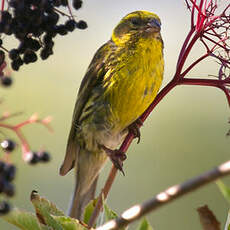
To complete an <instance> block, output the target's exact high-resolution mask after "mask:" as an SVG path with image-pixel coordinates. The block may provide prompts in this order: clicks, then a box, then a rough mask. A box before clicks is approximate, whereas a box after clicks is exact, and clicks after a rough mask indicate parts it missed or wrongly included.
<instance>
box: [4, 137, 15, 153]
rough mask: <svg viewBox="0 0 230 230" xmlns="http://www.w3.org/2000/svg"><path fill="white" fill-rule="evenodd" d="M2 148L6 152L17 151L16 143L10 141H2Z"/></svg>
mask: <svg viewBox="0 0 230 230" xmlns="http://www.w3.org/2000/svg"><path fill="white" fill-rule="evenodd" d="M1 146H2V148H3V149H4V150H5V151H8V152H12V151H13V150H14V149H15V146H16V145H15V142H14V141H12V140H10V139H8V140H4V141H2V143H1Z"/></svg>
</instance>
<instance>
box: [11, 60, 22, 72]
mask: <svg viewBox="0 0 230 230" xmlns="http://www.w3.org/2000/svg"><path fill="white" fill-rule="evenodd" d="M10 65H11V68H12V70H14V71H18V70H19V68H20V65H19V64H18V63H17V61H16V60H13V61H12V62H11V63H10Z"/></svg>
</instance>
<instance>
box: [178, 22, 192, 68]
mask: <svg viewBox="0 0 230 230" xmlns="http://www.w3.org/2000/svg"><path fill="white" fill-rule="evenodd" d="M194 31H195V27H194V26H192V28H191V29H190V31H189V33H188V35H187V37H186V39H185V41H184V43H183V46H182V48H181V51H180V54H179V58H178V61H177V67H178V65H179V63H180V62H181V58H182V57H183V55H184V51H185V49H186V46H187V45H188V42H189V40H190V38H191V36H192V34H193V33H194Z"/></svg>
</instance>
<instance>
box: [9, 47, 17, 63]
mask: <svg viewBox="0 0 230 230" xmlns="http://www.w3.org/2000/svg"><path fill="white" fill-rule="evenodd" d="M18 54H19V52H18V50H17V49H12V50H10V51H9V58H10V59H12V60H15V59H17V58H18Z"/></svg>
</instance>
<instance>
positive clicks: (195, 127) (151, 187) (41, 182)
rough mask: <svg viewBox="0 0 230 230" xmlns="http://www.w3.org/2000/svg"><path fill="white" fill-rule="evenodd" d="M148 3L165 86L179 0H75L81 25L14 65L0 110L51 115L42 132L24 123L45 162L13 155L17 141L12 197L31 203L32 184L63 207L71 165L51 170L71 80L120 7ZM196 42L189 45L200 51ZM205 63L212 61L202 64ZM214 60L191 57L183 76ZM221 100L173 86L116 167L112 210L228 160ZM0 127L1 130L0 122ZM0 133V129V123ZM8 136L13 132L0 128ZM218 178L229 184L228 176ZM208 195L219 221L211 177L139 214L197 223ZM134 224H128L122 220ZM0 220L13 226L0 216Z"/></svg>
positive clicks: (161, 222)
mask: <svg viewBox="0 0 230 230" xmlns="http://www.w3.org/2000/svg"><path fill="white" fill-rule="evenodd" d="M135 10H148V11H153V12H155V13H157V14H158V15H159V16H160V18H161V20H162V35H163V39H164V43H165V50H164V54H165V61H166V70H165V77H164V83H163V84H164V85H165V84H166V83H167V82H168V81H169V80H170V79H171V78H172V76H173V74H174V71H175V64H176V60H177V57H178V52H179V50H180V47H181V45H182V42H183V40H184V38H185V36H186V33H187V32H188V29H189V22H190V18H189V17H190V15H189V12H188V11H187V9H186V6H185V4H184V1H169V0H162V1H150V0H142V1H137V0H135V1H134V0H126V1H123V0H116V1H111V0H109V1H108V0H107V1H106V0H97V1H96V0H92V1H84V6H83V8H82V9H80V10H79V11H77V12H76V15H77V16H79V18H80V19H84V20H86V21H87V23H88V25H89V27H88V29H87V30H85V31H79V30H77V31H76V32H74V33H72V34H69V35H67V36H65V37H60V36H59V37H58V38H57V39H56V41H55V49H54V53H55V55H53V56H52V57H50V58H49V59H48V60H47V61H45V62H42V61H39V62H37V63H36V64H31V65H29V66H25V67H23V68H22V69H21V70H20V72H18V73H13V77H14V80H15V84H14V85H13V87H11V88H10V89H3V88H0V90H1V98H4V103H2V104H1V111H2V112H3V111H11V112H17V111H22V112H23V115H21V116H20V117H18V118H16V119H12V121H11V122H12V123H13V122H17V121H20V120H23V119H26V118H27V117H29V116H30V115H31V114H33V113H34V112H38V114H39V116H40V117H42V118H43V117H45V116H47V115H52V116H53V122H52V126H53V128H54V130H55V132H54V133H53V134H50V133H49V132H48V131H47V130H45V128H44V127H41V126H40V125H36V124H35V125H31V126H28V127H25V128H24V133H25V135H26V137H27V138H28V140H29V142H30V144H31V147H32V150H38V149H39V148H40V147H44V148H46V149H47V150H48V151H50V152H51V153H52V158H53V159H52V162H51V163H49V164H47V165H42V164H40V165H37V166H35V167H32V166H29V165H26V164H25V163H23V162H22V160H21V152H20V148H18V150H17V152H15V153H14V156H13V160H14V162H15V163H16V164H17V166H18V169H19V170H18V174H17V179H16V181H15V183H16V188H17V194H16V196H15V198H14V199H13V201H12V202H13V204H14V205H16V206H18V207H20V208H22V209H26V210H30V211H32V210H33V209H32V205H31V204H30V201H29V197H30V192H31V191H32V190H34V189H35V190H38V191H39V193H40V194H41V195H43V196H46V197H47V198H48V199H50V200H51V201H53V202H55V203H56V204H57V205H58V206H59V207H60V208H61V209H63V210H66V209H67V207H68V203H69V200H70V196H71V192H72V189H73V179H74V178H73V173H70V174H69V175H67V176H65V177H60V176H59V175H58V169H59V166H60V164H61V162H62V160H63V157H64V153H65V146H66V141H67V135H68V132H69V128H70V123H71V117H72V111H73V106H74V103H75V99H76V94H77V89H78V87H79V84H80V81H81V79H82V77H83V75H84V73H85V71H86V68H87V66H88V64H89V62H90V61H91V58H92V56H93V54H94V53H95V51H96V50H97V49H98V48H99V46H101V45H102V44H103V43H104V42H106V41H107V40H108V39H109V38H110V36H111V32H112V29H113V28H114V26H115V25H116V24H117V23H118V21H119V20H120V19H121V17H123V16H124V15H126V14H127V13H129V12H131V11H135ZM201 51H202V50H201V49H200V47H197V49H196V50H195V51H194V53H193V54H192V57H195V56H199V54H200V52H201ZM210 63H211V64H210ZM213 63H214V62H207V63H203V64H201V65H199V66H198V67H197V68H196V69H195V70H194V71H193V72H192V73H190V75H189V76H190V77H192V76H195V77H205V76H207V75H208V74H215V73H216V71H217V69H216V66H215V64H213ZM228 117H229V108H228V105H227V102H226V99H225V96H224V94H223V93H222V92H221V91H220V90H217V89H214V88H207V87H196V86H191V87H188V86H180V87H177V88H175V89H174V90H173V91H172V92H171V93H169V94H168V95H167V96H166V97H165V98H164V100H163V101H162V102H161V103H160V104H159V105H158V106H157V108H156V109H155V111H154V112H153V113H152V115H151V116H150V118H149V119H148V120H147V121H146V123H145V125H144V127H143V128H142V130H141V132H142V139H141V143H140V144H139V145H137V144H136V141H134V142H133V144H132V146H131V147H130V149H129V151H128V159H127V160H126V161H125V166H124V169H125V172H126V176H125V177H124V176H122V175H118V177H117V178H116V182H115V183H114V185H113V188H112V191H111V193H110V195H109V199H108V204H109V205H110V206H111V208H112V209H114V210H116V211H117V212H118V213H121V212H122V211H124V210H125V209H127V208H129V207H130V206H131V205H133V204H136V203H139V202H143V201H144V200H146V199H149V198H151V197H152V196H154V195H155V194H157V193H158V192H160V191H162V190H163V189H166V188H167V187H169V186H171V185H173V184H175V183H181V182H183V181H185V180H187V179H189V178H191V177H193V176H196V175H198V174H200V173H202V172H204V171H206V170H209V169H211V168H212V167H214V166H216V165H218V164H220V163H221V162H224V161H226V160H228V159H229V144H230V139H229V138H226V136H225V134H226V132H227V131H228V129H229V128H230V126H229V124H228V122H227V121H228ZM1 131H2V130H1ZM4 132H5V131H4ZM6 133H7V134H9V135H10V137H12V138H13V139H14V140H17V138H16V137H15V135H14V134H12V133H10V132H6ZM110 167H111V163H110V162H109V163H108V164H107V166H106V168H105V169H104V170H103V172H102V176H101V179H100V182H99V186H98V188H99V189H100V188H101V187H102V185H103V182H104V180H105V179H106V175H107V174H108V171H109V168H110ZM225 182H226V183H227V184H228V183H230V180H229V179H225ZM204 204H207V205H209V207H210V208H211V209H212V210H213V211H214V212H215V214H216V215H217V218H218V219H219V221H221V223H222V226H223V225H224V222H225V219H226V216H227V211H228V205H227V203H226V202H225V200H224V199H223V197H222V195H221V194H220V193H219V191H218V189H217V187H216V185H215V184H210V185H208V186H206V187H205V188H202V189H199V190H198V191H195V192H193V193H191V194H188V195H187V196H185V197H183V198H181V199H179V200H177V201H175V202H173V203H171V204H169V205H167V206H165V207H163V208H161V209H159V210H158V211H156V212H154V213H152V214H150V215H149V216H148V219H149V220H150V222H151V224H152V225H153V227H154V229H156V230H165V229H171V230H178V229H188V230H190V229H201V227H200V224H199V218H198V215H197V212H196V209H197V208H198V207H199V206H201V205H204ZM133 226H135V224H134V225H132V226H131V229H133V228H134V227H133ZM0 229H1V230H2V229H4V230H12V229H13V230H14V229H16V228H15V227H14V226H11V225H8V224H7V223H5V222H4V221H3V220H1V219H0Z"/></svg>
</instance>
